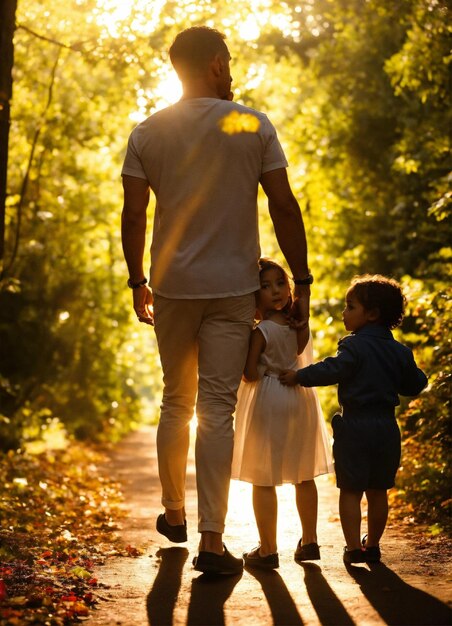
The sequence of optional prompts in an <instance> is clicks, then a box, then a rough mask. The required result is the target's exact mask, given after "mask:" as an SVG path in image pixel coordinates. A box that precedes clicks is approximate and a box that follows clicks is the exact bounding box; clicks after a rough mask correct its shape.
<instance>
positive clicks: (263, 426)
mask: <svg viewBox="0 0 452 626" xmlns="http://www.w3.org/2000/svg"><path fill="white" fill-rule="evenodd" d="M259 267H260V284H261V286H260V290H259V291H258V292H257V297H256V305H257V315H258V318H259V320H261V321H260V322H259V324H258V325H257V326H256V328H255V329H254V331H253V333H252V335H251V340H250V346H249V351H248V358H247V361H246V365H245V370H244V377H243V378H244V379H243V381H242V384H241V386H240V388H239V393H238V400H237V408H236V417H235V420H236V421H235V442H234V456H233V461H232V478H235V479H238V480H243V481H246V482H250V483H252V484H253V508H254V514H255V517H256V523H257V528H258V531H259V538H260V543H259V545H258V546H257V547H256V548H254V549H253V550H251V551H250V552H246V553H244V555H243V557H244V560H245V565H248V566H254V567H261V568H265V569H273V568H276V567H278V566H279V557H278V551H277V543H276V527H277V498H276V489H275V487H276V485H281V484H283V483H292V484H294V485H295V494H296V504H297V509H298V513H299V515H300V521H301V526H302V531H303V534H302V538H301V539H300V541H299V542H298V546H297V549H296V551H295V560H296V561H307V560H314V559H319V558H320V551H319V546H318V544H317V531H316V529H317V488H316V484H315V482H314V477H315V476H318V475H320V474H326V473H328V472H331V471H332V459H331V454H330V449H329V442H328V433H327V429H326V426H325V422H324V420H323V416H322V411H321V408H320V404H319V401H318V398H317V395H316V393H315V391H314V390H313V389H303V388H301V387H298V388H289V387H284V386H283V385H281V383H280V382H279V380H278V376H279V374H280V372H281V371H282V370H286V369H288V368H291V367H294V366H296V367H303V366H305V365H308V364H309V363H312V341H311V339H310V333H309V328H308V327H305V328H304V329H302V330H294V329H292V328H291V327H290V325H289V321H288V315H289V311H290V308H291V305H292V296H291V290H290V285H289V278H288V276H287V274H286V272H285V271H284V270H283V268H282V267H280V266H279V265H277V264H276V263H274V262H273V261H270V260H268V259H261V260H260V261H259ZM298 355H300V356H299V357H298Z"/></svg>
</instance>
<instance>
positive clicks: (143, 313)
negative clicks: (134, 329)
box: [121, 175, 153, 324]
mask: <svg viewBox="0 0 452 626" xmlns="http://www.w3.org/2000/svg"><path fill="white" fill-rule="evenodd" d="M122 185H123V189H124V207H123V210H122V216H121V238H122V249H123V252H124V258H125V260H126V263H127V268H128V270H129V278H130V280H131V282H132V283H139V282H140V281H141V280H142V279H143V278H144V277H145V276H144V271H143V257H144V249H145V245H146V221H147V220H146V210H147V207H148V204H149V195H150V188H149V183H148V182H147V180H145V179H144V178H137V177H135V176H127V175H124V176H123V177H122ZM133 307H134V309H135V312H136V314H137V316H138V319H139V320H140V322H145V323H147V324H152V323H153V314H152V308H151V307H152V292H151V290H150V289H149V288H148V287H147V286H146V285H144V286H143V287H138V288H136V289H133Z"/></svg>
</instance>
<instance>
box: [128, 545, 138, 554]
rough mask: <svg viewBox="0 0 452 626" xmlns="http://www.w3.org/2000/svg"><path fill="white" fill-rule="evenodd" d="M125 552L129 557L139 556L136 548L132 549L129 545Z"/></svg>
mask: <svg viewBox="0 0 452 626" xmlns="http://www.w3.org/2000/svg"><path fill="white" fill-rule="evenodd" d="M126 552H127V554H128V555H129V556H141V550H138V548H134V547H133V546H131V545H130V544H129V545H128V546H126Z"/></svg>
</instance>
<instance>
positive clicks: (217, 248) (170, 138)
mask: <svg viewBox="0 0 452 626" xmlns="http://www.w3.org/2000/svg"><path fill="white" fill-rule="evenodd" d="M282 167H287V160H286V158H285V156H284V153H283V150H282V148H281V145H280V143H279V141H278V138H277V135H276V131H275V129H274V127H273V125H272V124H271V123H270V121H269V120H268V118H267V116H266V115H265V114H263V113H260V112H258V111H255V110H253V109H250V108H248V107H244V106H242V105H240V104H237V103H235V102H229V101H225V100H219V99H216V98H196V99H191V100H182V101H180V102H178V103H177V104H174V105H173V106H170V107H167V108H166V109H163V110H162V111H159V112H157V113H155V114H154V115H151V116H150V117H149V118H148V119H146V120H145V121H144V122H142V123H141V124H139V125H138V126H137V127H136V128H135V129H134V130H133V131H132V133H131V135H130V138H129V144H128V148H127V154H126V157H125V161H124V166H123V169H122V174H123V175H124V174H126V175H129V176H135V177H138V178H144V179H146V180H147V181H148V182H149V185H150V187H151V189H152V190H153V192H154V193H155V196H156V207H155V216H154V226H153V236H152V244H151V272H150V285H151V287H152V289H153V291H155V292H156V293H158V294H160V295H162V296H165V297H167V298H212V297H214V298H215V297H216V298H218V297H227V296H232V295H242V294H246V293H251V292H252V291H255V290H256V289H258V288H259V276H258V266H257V260H258V258H259V256H260V247H259V234H258V217H257V191H258V185H259V179H260V177H261V175H262V174H263V173H265V172H268V171H270V170H273V169H278V168H282Z"/></svg>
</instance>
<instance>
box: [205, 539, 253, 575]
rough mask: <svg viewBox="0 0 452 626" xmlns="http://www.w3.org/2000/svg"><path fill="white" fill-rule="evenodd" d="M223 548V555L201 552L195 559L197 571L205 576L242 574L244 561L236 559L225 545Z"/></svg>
mask: <svg viewBox="0 0 452 626" xmlns="http://www.w3.org/2000/svg"><path fill="white" fill-rule="evenodd" d="M223 547H224V552H223V554H216V552H207V551H204V550H201V552H200V553H199V554H198V556H195V558H194V559H193V566H194V568H195V570H196V571H198V572H203V573H204V574H222V575H225V576H227V575H229V576H231V575H233V574H241V573H242V571H243V559H236V558H235V556H232V554H231V553H230V552H228V550H227V548H226V546H225V545H224V544H223Z"/></svg>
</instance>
